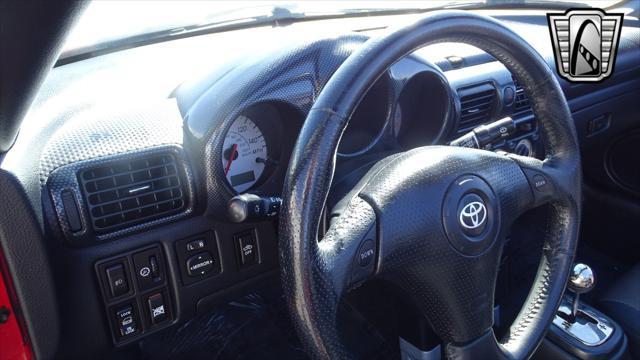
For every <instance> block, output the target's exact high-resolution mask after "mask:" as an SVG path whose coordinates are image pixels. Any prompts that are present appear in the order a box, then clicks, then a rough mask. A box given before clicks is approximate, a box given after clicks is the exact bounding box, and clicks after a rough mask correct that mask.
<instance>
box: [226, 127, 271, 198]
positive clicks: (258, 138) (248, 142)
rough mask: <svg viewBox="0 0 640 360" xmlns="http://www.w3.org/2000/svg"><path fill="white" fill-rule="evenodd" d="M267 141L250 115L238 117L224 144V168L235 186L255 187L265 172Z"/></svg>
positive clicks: (246, 188)
mask: <svg viewBox="0 0 640 360" xmlns="http://www.w3.org/2000/svg"><path fill="white" fill-rule="evenodd" d="M266 162H267V142H266V141H265V138H264V136H263V134H262V131H260V129H259V128H258V126H257V125H256V124H255V123H254V122H253V121H252V120H251V119H249V118H248V117H246V116H240V117H238V118H237V119H236V120H235V121H234V122H233V124H231V127H230V128H229V131H228V132H227V135H226V136H225V139H224V144H223V147H222V168H223V169H224V174H225V176H226V177H227V181H228V182H229V184H230V185H231V187H232V188H233V189H234V190H235V191H237V192H238V193H241V192H243V191H246V190H248V189H249V188H251V187H252V186H253V185H254V184H255V183H256V182H257V181H258V180H259V179H260V176H261V175H262V173H263V172H264V167H265V164H266Z"/></svg>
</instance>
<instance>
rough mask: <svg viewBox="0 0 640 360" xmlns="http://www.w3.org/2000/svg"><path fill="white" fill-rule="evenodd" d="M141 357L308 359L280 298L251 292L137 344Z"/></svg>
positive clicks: (219, 359) (223, 359)
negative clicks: (279, 300) (276, 299)
mask: <svg viewBox="0 0 640 360" xmlns="http://www.w3.org/2000/svg"><path fill="white" fill-rule="evenodd" d="M140 347H141V348H140V349H141V352H142V358H143V359H211V360H226V359H233V360H243V359H307V356H306V355H305V353H304V351H303V349H302V347H301V346H300V344H299V342H298V340H297V339H296V337H295V334H294V332H293V328H292V327H291V325H290V324H289V322H288V321H287V316H286V313H285V309H284V306H283V302H278V301H275V299H270V298H269V297H267V296H264V295H263V294H259V293H250V294H248V295H245V296H242V297H241V298H239V299H237V300H235V301H232V302H229V303H227V304H224V305H221V306H219V307H218V308H216V309H215V310H214V311H211V312H210V313H207V314H204V315H201V316H198V317H197V318H194V319H192V320H190V321H188V322H186V323H185V324H183V325H182V326H179V327H177V328H175V329H174V328H172V329H169V330H167V331H164V332H162V333H161V334H158V335H156V336H152V337H151V338H149V339H146V340H145V341H143V342H142V343H141V344H140Z"/></svg>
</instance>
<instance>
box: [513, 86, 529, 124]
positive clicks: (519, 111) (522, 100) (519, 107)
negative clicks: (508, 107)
mask: <svg viewBox="0 0 640 360" xmlns="http://www.w3.org/2000/svg"><path fill="white" fill-rule="evenodd" d="M513 84H514V85H515V87H516V98H515V101H514V105H513V114H512V116H513V117H514V118H517V117H521V116H523V115H528V114H530V113H531V103H530V102H529V98H528V97H527V93H526V92H525V91H524V88H523V87H522V85H520V84H519V83H518V80H517V79H516V78H513Z"/></svg>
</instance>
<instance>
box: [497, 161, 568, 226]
mask: <svg viewBox="0 0 640 360" xmlns="http://www.w3.org/2000/svg"><path fill="white" fill-rule="evenodd" d="M509 157H510V158H511V159H513V160H514V161H515V162H516V163H517V164H518V166H520V168H521V169H522V172H523V173H524V175H525V177H526V181H527V183H528V186H529V188H530V190H531V195H532V196H521V198H523V200H522V201H521V202H520V203H519V206H518V209H517V211H516V212H515V213H514V216H515V217H517V216H520V215H522V214H523V213H524V212H526V211H528V210H530V209H532V208H535V207H538V206H541V205H546V204H565V205H566V204H567V203H568V202H570V201H571V200H572V199H571V194H572V193H573V191H572V189H569V188H567V187H568V186H572V185H571V184H572V181H567V179H566V178H565V177H566V170H565V169H560V170H559V169H558V168H556V167H555V166H554V165H553V163H554V161H553V159H547V160H544V161H542V160H538V159H535V158H530V157H523V156H519V155H515V154H509ZM571 180H573V179H571ZM524 198H528V199H529V200H528V201H527V200H524Z"/></svg>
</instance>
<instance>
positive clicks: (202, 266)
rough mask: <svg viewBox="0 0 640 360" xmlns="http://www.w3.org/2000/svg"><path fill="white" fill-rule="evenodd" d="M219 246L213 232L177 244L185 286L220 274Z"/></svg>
mask: <svg viewBox="0 0 640 360" xmlns="http://www.w3.org/2000/svg"><path fill="white" fill-rule="evenodd" d="M218 254H219V252H218V244H217V242H216V237H215V235H214V233H213V232H206V233H204V234H199V235H195V236H192V237H189V238H186V239H182V240H179V241H177V242H176V255H177V257H178V266H179V268H180V275H181V277H182V283H183V284H184V285H189V284H193V283H195V282H198V281H201V280H203V279H206V278H208V277H210V276H213V275H216V274H219V273H220V269H221V266H220V265H221V264H220V257H219V255H218Z"/></svg>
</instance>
